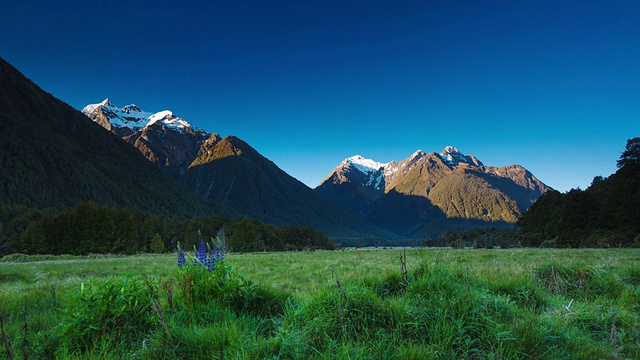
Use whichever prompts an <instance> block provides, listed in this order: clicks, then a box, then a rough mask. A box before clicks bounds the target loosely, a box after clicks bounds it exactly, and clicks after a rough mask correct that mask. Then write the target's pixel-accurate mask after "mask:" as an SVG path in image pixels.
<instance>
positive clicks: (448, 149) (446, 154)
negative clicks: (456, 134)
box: [440, 146, 470, 165]
mask: <svg viewBox="0 0 640 360" xmlns="http://www.w3.org/2000/svg"><path fill="white" fill-rule="evenodd" d="M440 157H441V158H442V160H443V161H444V162H446V163H448V164H449V165H457V164H459V163H467V164H469V163H470V161H469V158H468V157H467V156H466V155H464V154H463V153H461V152H460V150H458V149H457V148H456V147H454V146H445V148H444V150H442V152H441V153H440Z"/></svg>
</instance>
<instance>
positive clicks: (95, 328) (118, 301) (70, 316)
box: [54, 278, 157, 352]
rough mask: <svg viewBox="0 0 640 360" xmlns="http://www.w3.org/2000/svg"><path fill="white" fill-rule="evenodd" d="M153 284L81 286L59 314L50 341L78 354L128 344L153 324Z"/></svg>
mask: <svg viewBox="0 0 640 360" xmlns="http://www.w3.org/2000/svg"><path fill="white" fill-rule="evenodd" d="M156 287H157V286H156V284H155V283H154V282H153V281H151V280H145V281H142V280H140V279H138V278H125V279H122V280H114V279H109V280H107V281H105V282H102V283H91V284H89V285H84V284H82V287H81V292H80V296H79V297H78V298H77V299H76V300H75V301H74V302H72V304H71V305H70V307H68V308H67V309H65V310H63V312H64V313H65V314H66V316H67V317H66V319H65V320H63V321H62V323H61V324H60V325H58V326H57V327H56V328H55V329H54V339H56V340H57V341H59V342H61V343H64V344H65V345H66V346H67V347H68V348H69V349H71V350H79V351H81V352H83V351H87V350H91V349H94V348H102V349H104V348H110V347H112V346H118V345H121V344H122V343H129V344H130V343H132V342H135V341H137V340H139V339H140V338H141V337H142V335H144V334H146V333H147V332H149V331H150V330H151V329H153V328H154V327H155V326H156V324H157V319H156V312H155V311H154V295H155V294H156V290H157V289H156Z"/></svg>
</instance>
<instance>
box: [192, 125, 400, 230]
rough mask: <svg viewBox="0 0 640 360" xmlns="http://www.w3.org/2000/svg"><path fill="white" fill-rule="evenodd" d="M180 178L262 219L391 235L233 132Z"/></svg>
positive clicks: (202, 193)
mask: <svg viewBox="0 0 640 360" xmlns="http://www.w3.org/2000/svg"><path fill="white" fill-rule="evenodd" d="M183 183H184V184H185V185H186V186H187V187H188V188H190V189H192V190H194V191H196V192H198V193H199V194H201V195H203V196H205V197H207V198H210V199H215V200H217V201H220V202H222V203H223V204H230V205H233V206H234V208H235V209H236V210H237V211H238V212H239V213H242V214H247V215H249V216H251V217H255V218H257V219H260V220H263V221H265V222H269V223H273V224H277V225H287V224H297V225H313V226H315V227H317V228H320V229H323V230H324V231H326V232H327V233H329V234H330V235H333V236H345V237H360V236H369V237H371V236H384V237H388V236H392V234H389V233H386V232H384V231H383V230H381V229H376V228H375V227H373V226H371V225H370V224H369V223H367V222H366V221H364V220H363V219H360V218H358V217H356V216H354V215H352V214H350V213H348V212H347V211H345V210H343V209H341V208H340V207H339V206H337V205H335V204H333V203H331V202H330V201H328V200H327V199H325V198H324V197H322V196H320V195H318V194H316V193H314V192H313V190H311V189H310V188H308V187H307V186H306V185H304V184H303V183H301V182H300V181H298V180H296V179H295V178H293V177H291V176H290V175H288V174H287V173H285V172H284V171H282V170H281V169H280V168H278V167H277V166H276V165H275V164H274V163H273V162H271V161H270V160H268V159H267V158H265V157H264V156H262V155H261V154H260V153H258V152H257V151H256V150H255V149H253V148H252V147H251V146H249V145H248V144H247V143H245V142H244V141H242V140H240V139H239V138H237V137H234V136H228V137H225V138H223V139H222V140H220V141H219V142H218V143H217V144H216V145H215V146H214V147H213V148H212V149H210V151H208V152H207V153H206V154H203V155H202V156H200V157H199V158H198V159H196V160H194V162H193V163H192V165H191V166H190V167H189V169H188V170H187V171H186V173H185V175H184V177H183Z"/></svg>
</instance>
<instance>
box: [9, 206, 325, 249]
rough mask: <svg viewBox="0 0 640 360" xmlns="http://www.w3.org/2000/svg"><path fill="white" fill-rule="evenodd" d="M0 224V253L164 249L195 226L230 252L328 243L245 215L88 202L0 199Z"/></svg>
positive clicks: (309, 230)
mask: <svg viewBox="0 0 640 360" xmlns="http://www.w3.org/2000/svg"><path fill="white" fill-rule="evenodd" d="M0 224H2V226H1V227H0V256H2V255H4V254H7V253H16V252H20V253H25V254H54V255H57V254H71V255H86V254H90V253H111V254H133V253H140V252H167V251H169V252H170V251H174V250H175V249H176V245H177V243H178V241H179V242H180V243H181V245H182V247H183V248H185V249H190V248H192V247H193V246H194V245H195V244H196V242H197V240H198V232H201V233H202V234H203V235H204V236H205V237H214V236H216V235H217V236H224V237H225V238H226V242H227V246H228V247H229V250H230V251H236V252H252V251H285V250H306V249H309V250H314V249H333V248H334V244H333V243H332V242H331V241H330V240H329V238H328V236H327V235H326V234H325V233H323V232H321V231H319V230H316V229H314V228H313V227H311V226H285V227H275V226H274V225H270V224H263V223H261V222H259V221H257V220H252V219H249V218H247V217H240V218H236V219H228V218H223V217H220V216H212V217H207V218H203V219H199V220H192V219H181V218H177V217H173V216H170V215H166V214H163V215H152V214H151V213H149V212H146V211H141V210H131V209H127V208H117V207H115V206H103V205H97V204H95V203H93V202H85V203H80V204H78V205H76V206H74V207H64V208H47V209H37V208H29V207H24V206H8V205H0Z"/></svg>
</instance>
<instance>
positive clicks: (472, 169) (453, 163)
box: [315, 146, 549, 236]
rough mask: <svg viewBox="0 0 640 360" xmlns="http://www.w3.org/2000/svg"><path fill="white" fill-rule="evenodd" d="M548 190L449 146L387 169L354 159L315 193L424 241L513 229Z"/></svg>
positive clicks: (515, 168) (516, 168)
mask: <svg viewBox="0 0 640 360" xmlns="http://www.w3.org/2000/svg"><path fill="white" fill-rule="evenodd" d="M548 189H549V188H548V187H547V186H546V185H545V184H544V183H542V182H541V181H540V180H538V179H537V178H536V177H535V176H533V174H531V173H530V172H529V171H528V170H527V169H525V168H524V167H522V166H520V165H509V166H501V167H495V166H485V165H484V164H483V163H482V162H481V161H480V160H478V159H477V158H475V157H474V156H473V155H465V154H463V153H461V152H460V151H459V150H458V149H456V148H455V147H452V146H447V147H446V148H445V149H444V150H443V151H442V152H440V153H435V152H431V153H425V152H423V151H421V150H418V151H416V152H415V153H413V154H412V155H411V156H409V157H408V158H407V159H405V160H402V161H400V162H395V161H392V162H389V163H386V164H383V163H378V162H376V161H373V160H369V159H365V158H363V157H361V156H359V155H357V156H353V157H350V158H348V159H346V160H344V161H343V162H342V163H340V164H339V165H338V166H337V167H336V168H335V169H334V170H333V171H332V172H331V173H330V174H329V175H328V176H327V177H326V178H325V179H324V180H323V181H322V182H321V183H320V185H318V186H317V187H316V189H315V191H316V192H318V193H320V194H322V195H323V196H325V197H327V198H328V199H330V200H332V201H334V202H336V203H338V204H340V205H341V206H342V207H344V208H345V209H347V210H349V211H351V212H353V213H355V214H358V215H359V216H361V217H363V218H365V219H367V220H370V221H371V222H373V223H374V224H377V225H379V226H381V227H384V228H386V229H388V230H390V231H393V232H395V233H398V234H400V235H402V236H415V235H420V236H423V235H425V233H427V234H428V233H430V232H434V231H437V229H438V228H440V231H441V230H442V229H443V228H458V227H460V226H463V227H464V226H465V225H464V224H465V223H466V224H468V225H469V226H477V225H482V223H484V224H486V225H491V224H493V225H502V224H513V223H515V221H516V219H517V218H518V216H519V215H520V214H522V213H523V212H524V211H526V209H528V208H529V207H530V206H531V204H533V202H534V201H535V200H536V199H537V198H538V197H540V196H541V195H542V194H543V193H544V192H546V191H547V190H548ZM461 224H462V225H461Z"/></svg>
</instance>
